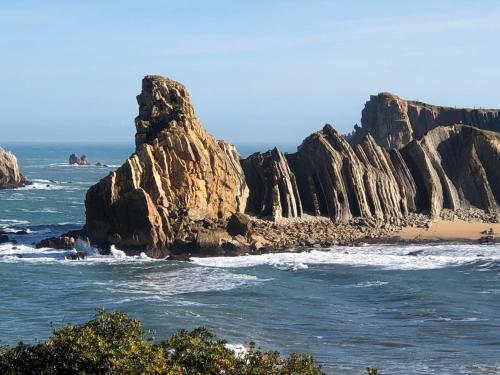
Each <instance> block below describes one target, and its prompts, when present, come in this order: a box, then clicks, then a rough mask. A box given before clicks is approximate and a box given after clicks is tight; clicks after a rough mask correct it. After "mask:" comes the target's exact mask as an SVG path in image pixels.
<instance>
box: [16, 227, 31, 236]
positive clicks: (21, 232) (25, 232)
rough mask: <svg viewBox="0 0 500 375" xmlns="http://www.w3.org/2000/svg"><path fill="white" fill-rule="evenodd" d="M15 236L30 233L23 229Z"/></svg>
mask: <svg viewBox="0 0 500 375" xmlns="http://www.w3.org/2000/svg"><path fill="white" fill-rule="evenodd" d="M14 234H16V235H18V236H24V235H26V234H28V231H27V230H26V229H22V230H18V231H16V232H15V233H14Z"/></svg>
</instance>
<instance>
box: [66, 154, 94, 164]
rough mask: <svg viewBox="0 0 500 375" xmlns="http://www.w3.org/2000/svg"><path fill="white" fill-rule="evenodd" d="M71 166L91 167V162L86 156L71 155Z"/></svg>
mask: <svg viewBox="0 0 500 375" xmlns="http://www.w3.org/2000/svg"><path fill="white" fill-rule="evenodd" d="M69 164H71V165H73V164H76V165H90V161H89V160H88V159H87V156H86V155H82V156H78V155H76V154H71V155H70V156H69Z"/></svg>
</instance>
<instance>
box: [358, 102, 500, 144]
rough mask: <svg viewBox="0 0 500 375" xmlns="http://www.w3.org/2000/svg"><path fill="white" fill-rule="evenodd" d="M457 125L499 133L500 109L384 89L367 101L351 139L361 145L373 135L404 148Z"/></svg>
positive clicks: (381, 141) (385, 142)
mask: <svg viewBox="0 0 500 375" xmlns="http://www.w3.org/2000/svg"><path fill="white" fill-rule="evenodd" d="M454 124H463V125H470V126H474V127H477V128H479V129H484V130H491V131H496V132H500V110H498V109H469V108H452V107H442V106H436V105H432V104H426V103H422V102H418V101H413V100H404V99H401V98H400V97H398V96H396V95H394V94H390V93H387V92H383V93H380V94H378V95H372V96H371V97H370V100H369V101H367V102H366V104H365V108H364V109H363V112H362V117H361V127H358V126H356V127H355V131H354V132H353V133H352V134H351V135H350V137H349V138H350V142H351V144H358V143H360V142H361V141H362V139H363V137H364V136H365V135H366V134H371V135H372V137H373V138H374V139H375V141H376V142H377V143H378V144H379V145H380V146H382V147H385V148H401V147H403V146H405V145H406V144H408V143H409V142H411V141H412V140H413V139H420V138H422V137H423V136H424V135H425V134H426V133H427V132H428V131H429V130H431V129H434V128H435V127H437V126H447V125H454Z"/></svg>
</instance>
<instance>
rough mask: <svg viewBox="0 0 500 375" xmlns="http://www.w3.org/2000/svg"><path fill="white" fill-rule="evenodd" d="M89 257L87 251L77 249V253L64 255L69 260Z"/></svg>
mask: <svg viewBox="0 0 500 375" xmlns="http://www.w3.org/2000/svg"><path fill="white" fill-rule="evenodd" d="M85 258H87V253H85V252H83V251H77V252H76V253H69V254H66V255H65V256H64V259H67V260H84V259H85Z"/></svg>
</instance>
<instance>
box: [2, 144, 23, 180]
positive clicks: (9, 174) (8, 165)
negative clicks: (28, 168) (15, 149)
mask: <svg viewBox="0 0 500 375" xmlns="http://www.w3.org/2000/svg"><path fill="white" fill-rule="evenodd" d="M24 185H26V178H25V177H24V176H23V175H22V174H21V173H20V172H19V166H18V164H17V159H16V157H15V156H14V154H13V153H11V152H9V151H6V150H4V149H3V148H1V147H0V189H13V188H18V187H22V186H24Z"/></svg>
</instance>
